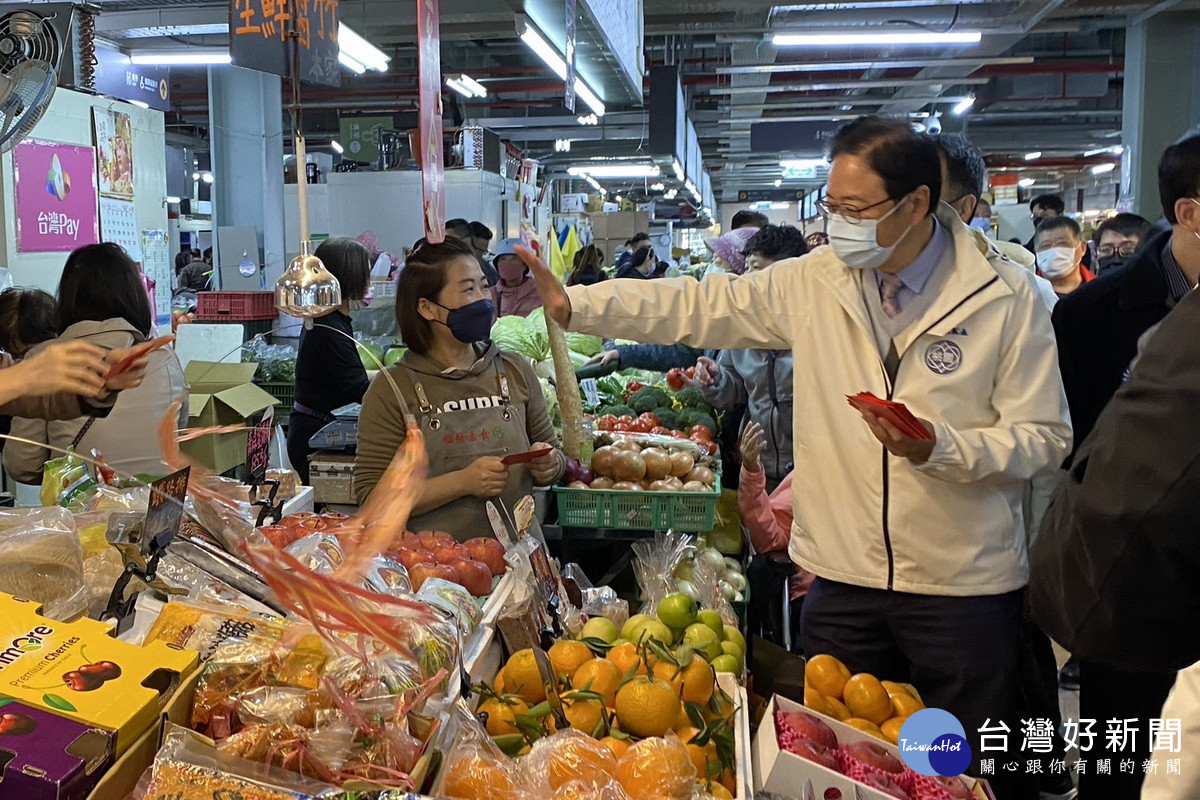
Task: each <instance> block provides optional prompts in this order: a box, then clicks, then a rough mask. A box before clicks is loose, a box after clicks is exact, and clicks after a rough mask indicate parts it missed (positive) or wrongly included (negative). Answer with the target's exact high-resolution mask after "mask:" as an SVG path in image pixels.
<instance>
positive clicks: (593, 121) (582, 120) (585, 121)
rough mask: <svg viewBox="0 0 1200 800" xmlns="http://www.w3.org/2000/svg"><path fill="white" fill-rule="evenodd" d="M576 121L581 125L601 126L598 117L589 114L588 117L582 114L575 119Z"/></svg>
mask: <svg viewBox="0 0 1200 800" xmlns="http://www.w3.org/2000/svg"><path fill="white" fill-rule="evenodd" d="M575 121H576V122H578V123H579V124H580V125H599V124H600V118H599V117H597V116H596V115H595V114H587V115H583V114H581V115H579V116H578V117H576V118H575Z"/></svg>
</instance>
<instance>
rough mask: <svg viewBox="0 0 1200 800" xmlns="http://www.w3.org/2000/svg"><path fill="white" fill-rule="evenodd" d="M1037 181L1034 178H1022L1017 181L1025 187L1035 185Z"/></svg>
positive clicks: (1018, 184)
mask: <svg viewBox="0 0 1200 800" xmlns="http://www.w3.org/2000/svg"><path fill="white" fill-rule="evenodd" d="M1035 183H1037V181H1035V180H1034V179H1033V178H1021V180H1019V181H1017V186H1022V187H1024V188H1026V189H1028V188H1029V187H1030V186H1033V185H1034V184H1035Z"/></svg>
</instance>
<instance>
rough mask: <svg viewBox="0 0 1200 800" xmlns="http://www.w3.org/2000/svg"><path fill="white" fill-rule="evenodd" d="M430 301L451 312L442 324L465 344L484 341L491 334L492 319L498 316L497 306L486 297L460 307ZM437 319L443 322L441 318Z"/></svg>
mask: <svg viewBox="0 0 1200 800" xmlns="http://www.w3.org/2000/svg"><path fill="white" fill-rule="evenodd" d="M429 302H431V303H433V304H434V305H435V306H437V307H438V308H445V309H446V311H448V312H450V313H448V314H447V315H446V321H445V322H442V324H443V325H445V326H446V327H447V328H449V329H450V333H452V334H453V335H454V338H455V339H458V340H459V341H460V342H462V343H463V344H474V343H475V342H482V341H483V340H484V339H486V338H488V336H490V335H491V333H492V319H493V318H494V317H495V316H496V307H495V306H494V305H493V304H492V301H491V300H489V299H487V298H486V297H485V298H484V299H482V300H476V301H475V302H474V303H468V304H467V305H465V306H460V307H459V308H446V307H445V306H444V305H442V304H441V303H438V302H437V301H435V300H430V301H429ZM437 321H438V322H441V320H437Z"/></svg>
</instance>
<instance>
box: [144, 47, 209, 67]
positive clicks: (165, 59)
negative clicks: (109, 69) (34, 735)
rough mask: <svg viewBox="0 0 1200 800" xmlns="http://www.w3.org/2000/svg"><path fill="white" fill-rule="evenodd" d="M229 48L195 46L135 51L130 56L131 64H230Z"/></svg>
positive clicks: (168, 65)
mask: <svg viewBox="0 0 1200 800" xmlns="http://www.w3.org/2000/svg"><path fill="white" fill-rule="evenodd" d="M229 61H230V59H229V51H228V50H205V49H203V48H200V47H193V48H190V49H187V50H171V51H168V52H161V51H160V52H136V51H135V52H134V53H132V54H130V56H129V63H131V64H145V65H147V66H157V67H172V66H174V67H186V66H202V65H206V64H228V63H229Z"/></svg>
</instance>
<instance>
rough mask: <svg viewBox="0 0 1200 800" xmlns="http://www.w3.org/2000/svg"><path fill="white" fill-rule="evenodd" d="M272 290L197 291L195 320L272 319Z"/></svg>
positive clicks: (273, 302) (273, 312)
mask: <svg viewBox="0 0 1200 800" xmlns="http://www.w3.org/2000/svg"><path fill="white" fill-rule="evenodd" d="M277 316H279V312H278V311H277V310H276V309H275V293H274V292H198V293H197V294H196V319H197V320H226V321H231V320H254V319H274V318H275V317H277Z"/></svg>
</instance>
